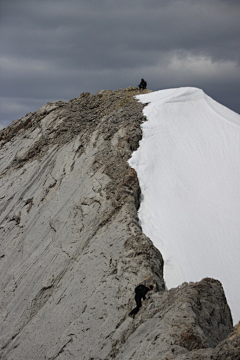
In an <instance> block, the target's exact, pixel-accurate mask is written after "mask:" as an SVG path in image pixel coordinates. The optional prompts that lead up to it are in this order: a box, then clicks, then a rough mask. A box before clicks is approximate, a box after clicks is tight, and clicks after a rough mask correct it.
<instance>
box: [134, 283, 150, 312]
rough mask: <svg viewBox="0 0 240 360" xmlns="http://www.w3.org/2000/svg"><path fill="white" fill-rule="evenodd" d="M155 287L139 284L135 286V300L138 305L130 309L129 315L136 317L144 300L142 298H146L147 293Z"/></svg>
mask: <svg viewBox="0 0 240 360" xmlns="http://www.w3.org/2000/svg"><path fill="white" fill-rule="evenodd" d="M152 289H153V286H152V285H150V286H145V285H142V284H140V285H138V286H137V287H136V288H135V301H136V304H137V306H136V307H135V308H134V309H133V310H132V311H130V313H129V316H131V317H132V318H134V316H135V315H136V314H137V313H138V311H139V309H140V307H141V306H142V302H141V299H143V300H146V294H147V293H148V291H151V290H152Z"/></svg>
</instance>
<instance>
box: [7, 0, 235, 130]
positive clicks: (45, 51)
mask: <svg viewBox="0 0 240 360" xmlns="http://www.w3.org/2000/svg"><path fill="white" fill-rule="evenodd" d="M0 6H1V8H0V12H1V95H2V106H1V109H2V115H1V123H2V124H3V125H6V124H7V123H9V122H10V121H11V120H13V119H15V118H18V117H21V116H23V115H25V113H26V112H29V111H34V110H37V109H38V108H39V107H40V106H42V105H44V104H45V103H46V102H47V101H56V100H58V99H62V100H69V99H70V98H73V97H76V96H79V94H80V93H81V92H83V91H91V92H96V91H98V90H99V89H118V88H125V87H127V86H130V85H134V86H136V85H137V84H138V83H139V80H140V78H141V77H145V78H146V79H147V81H148V84H149V88H151V89H153V90H158V89H162V88H168V87H178V86H196V87H200V88H202V89H203V90H204V91H205V92H206V93H208V94H209V95H210V96H212V97H213V98H215V99H216V100H217V101H219V102H221V103H224V104H225V105H226V106H228V107H230V108H232V109H233V110H235V111H238V112H240V105H239V100H238V97H239V90H238V89H239V80H240V75H239V74H240V71H239V63H240V59H239V48H240V44H239V42H240V41H239V33H240V21H239V18H240V1H239V0H229V1H221V0H211V1H206V0H198V1H196V0H191V1H190V0H148V1H145V0H131V1H129V0H128V1H125V0H121V1H120V0H119V1H117V0H115V1H113V0H101V1H99V0H86V1H84V0H79V1H75V0H66V1H64V0H56V1H53V0H41V1H40V0H36V1H34V0H27V1H26V0H21V1H18V0H1V2H0Z"/></svg>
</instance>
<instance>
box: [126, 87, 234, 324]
mask: <svg viewBox="0 0 240 360" xmlns="http://www.w3.org/2000/svg"><path fill="white" fill-rule="evenodd" d="M137 99H138V100H140V101H141V102H142V103H149V104H148V105H147V106H146V107H145V108H144V115H145V116H146V117H147V119H148V121H146V122H145V123H144V124H143V125H142V130H143V139H142V140H141V142H140V147H139V149H138V150H137V151H136V152H134V153H133V156H132V158H131V159H130V160H129V164H130V166H131V167H133V168H134V169H135V170H136V171H137V174H138V178H139V182H140V186H141V190H142V202H141V206H140V209H139V219H140V223H141V225H142V228H143V231H144V233H145V234H146V235H147V236H148V237H150V239H151V240H152V241H153V243H154V244H155V246H156V247H157V248H158V249H159V250H160V251H161V253H162V255H163V257H164V261H165V267H164V271H165V275H164V278H165V281H166V284H167V286H168V288H171V287H176V286H178V285H180V284H181V283H182V282H184V281H187V282H189V281H199V280H201V279H202V278H204V277H213V278H215V279H218V280H220V281H221V283H222V284H223V287H224V290H225V294H226V297H227V299H228V303H229V305H230V308H231V311H232V314H233V320H234V323H236V322H237V321H239V320H240V305H239V304H240V281H239V277H240V276H239V275H240V115H238V114H237V113H234V112H233V111H231V110H229V109H227V108H226V107H224V106H223V105H221V104H219V103H217V102H215V101H214V100H213V99H211V98H210V97H209V96H207V95H206V94H205V93H204V92H203V91H202V90H200V89H196V88H190V87H187V88H178V89H168V90H161V91H157V92H153V93H150V94H146V95H139V96H137Z"/></svg>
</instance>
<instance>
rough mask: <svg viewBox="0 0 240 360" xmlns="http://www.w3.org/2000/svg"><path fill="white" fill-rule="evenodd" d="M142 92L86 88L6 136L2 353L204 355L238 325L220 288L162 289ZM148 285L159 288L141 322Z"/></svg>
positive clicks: (1, 213)
mask: <svg viewBox="0 0 240 360" xmlns="http://www.w3.org/2000/svg"><path fill="white" fill-rule="evenodd" d="M138 93H139V92H138V90H136V89H134V88H128V89H125V90H121V89H120V90H118V91H100V92H98V93H97V94H96V95H90V94H89V93H83V94H82V95H81V96H80V97H79V98H76V99H73V100H71V101H69V102H67V103H63V102H61V101H59V102H55V103H48V104H47V105H46V106H44V107H42V108H41V109H40V110H38V111H37V112H35V113H30V114H27V115H26V116H25V117H24V118H22V119H20V120H17V121H15V122H13V123H12V124H11V125H10V126H9V127H8V128H7V129H4V130H2V131H1V132H0V140H1V142H0V146H1V150H0V159H1V162H0V170H1V178H0V182H1V187H0V201H1V209H0V234H1V247H0V268H1V281H0V286H1V292H0V297H1V320H0V336H1V337H0V349H1V350H0V358H2V359H12V360H21V359H24V360H26V359H48V360H53V359H58V360H61V359H81V360H85V359H86V360H90V359H92V360H93V359H94V360H95V359H113V358H116V359H138V360H141V359H142V360H145V359H156V358H161V359H165V358H166V359H175V358H179V359H188V358H189V359H195V358H194V357H186V356H193V355H194V354H195V353H196V352H199V351H200V352H201V351H205V352H206V351H216V349H217V348H218V346H220V345H218V344H220V343H221V341H223V340H224V339H225V338H226V337H227V335H228V334H229V333H230V331H231V330H232V319H231V314H230V311H229V308H228V305H227V303H226V299H225V296H224V292H223V289H222V287H221V284H220V283H219V282H218V281H215V280H212V279H204V280H202V281H201V282H199V283H197V284H183V285H182V286H180V287H178V288H176V289H171V290H170V291H167V290H165V287H164V280H163V259H162V256H161V254H160V252H159V251H158V250H157V249H156V248H155V247H154V246H153V244H152V242H151V240H150V239H148V238H147V237H146V236H145V235H144V234H143V233H142V230H141V227H140V225H139V223H138V217H137V209H138V207H139V197H140V187H139V183H138V179H137V176H136V173H135V171H134V170H133V169H131V168H130V167H129V165H128V163H127V160H128V159H129V158H130V156H131V154H132V151H134V150H136V149H137V147H138V143H139V140H140V139H141V136H142V135H141V128H140V125H141V123H142V122H143V121H145V120H146V119H145V118H144V116H143V114H142V109H143V105H142V104H140V103H138V102H137V101H136V100H134V99H133V95H137V94H138ZM140 282H144V283H145V284H150V283H153V284H154V285H155V292H153V293H152V294H151V295H150V297H149V299H148V300H146V301H145V302H144V303H143V307H142V308H141V310H140V312H139V313H138V314H137V316H136V317H135V319H132V318H130V317H128V313H129V311H130V310H131V308H132V307H134V306H135V304H134V288H135V286H136V285H137V284H139V283H140ZM224 341H225V342H226V344H230V342H229V341H230V340H224ZM235 343H236V341H235ZM226 344H225V345H223V346H227V345H226ZM216 346H217V347H216ZM229 346H230V345H229ZM230 347H231V348H233V346H232V345H231V346H230ZM236 348H237V347H236ZM234 351H235V350H234ZM209 354H210V353H209ZM212 354H213V352H212V353H211V354H210V355H208V354H207V353H206V356H212ZM214 354H215V353H214ZM179 356H180V357H179ZM184 356H185V357H184ZM204 356H205V355H204ZM208 358H209V359H210V357H206V359H208ZM196 359H197V358H196ZM204 359H205V358H204Z"/></svg>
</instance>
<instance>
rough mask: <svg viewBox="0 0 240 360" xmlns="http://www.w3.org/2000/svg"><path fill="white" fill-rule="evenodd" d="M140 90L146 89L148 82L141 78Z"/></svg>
mask: <svg viewBox="0 0 240 360" xmlns="http://www.w3.org/2000/svg"><path fill="white" fill-rule="evenodd" d="M138 87H139V90H144V89H146V88H147V82H146V81H145V80H144V79H141V82H140V84H139V85H138Z"/></svg>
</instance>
